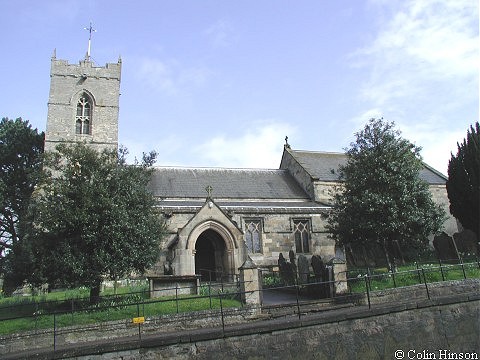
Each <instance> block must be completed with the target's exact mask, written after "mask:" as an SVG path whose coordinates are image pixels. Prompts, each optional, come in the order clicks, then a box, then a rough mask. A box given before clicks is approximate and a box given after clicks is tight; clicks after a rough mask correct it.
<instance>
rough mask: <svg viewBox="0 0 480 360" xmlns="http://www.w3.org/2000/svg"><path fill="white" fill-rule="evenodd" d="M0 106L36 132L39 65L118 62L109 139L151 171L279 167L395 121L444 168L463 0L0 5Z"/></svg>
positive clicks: (466, 44) (43, 94)
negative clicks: (145, 155) (287, 148)
mask: <svg viewBox="0 0 480 360" xmlns="http://www.w3.org/2000/svg"><path fill="white" fill-rule="evenodd" d="M0 13H1V14H2V29H3V36H2V40H1V44H2V48H3V54H2V56H1V57H0V72H1V75H2V86H1V87H0V92H1V93H0V116H2V117H5V116H6V117H9V118H17V117H22V118H23V119H28V120H30V122H31V123H32V124H33V126H34V127H37V128H39V129H40V130H44V129H45V122H46V117H47V101H48V91H49V81H50V77H49V72H50V59H51V56H52V53H53V50H54V49H56V53H57V58H58V59H64V60H68V61H69V62H70V63H78V61H79V60H81V59H83V58H84V56H85V53H86V50H87V43H88V32H87V31H85V30H84V27H86V26H88V25H89V22H90V21H92V22H93V26H94V28H95V29H97V32H95V33H94V34H93V41H92V59H93V60H94V61H95V63H96V64H97V65H99V66H104V65H105V63H107V62H116V61H117V60H118V57H119V56H121V58H122V82H121V93H122V95H121V98H120V120H119V121H120V123H119V142H120V143H121V144H123V145H125V146H127V147H128V148H129V150H130V153H131V155H132V157H133V156H140V155H141V153H142V151H149V150H151V149H156V150H157V151H159V154H160V156H159V159H158V162H157V165H174V166H221V167H247V168H248V167H265V168H277V167H278V165H279V163H280V157H281V153H282V149H283V144H284V138H285V136H286V135H288V137H289V143H290V144H291V146H292V148H294V149H302V150H315V151H343V149H345V148H346V147H348V146H349V144H350V142H352V141H353V140H354V133H355V132H357V131H359V130H361V129H362V128H363V126H364V125H365V123H366V122H367V121H368V119H369V118H371V117H380V116H383V117H384V118H385V119H387V120H389V121H394V122H395V123H396V124H397V127H398V128H399V129H400V130H401V131H402V135H403V136H404V137H405V138H407V139H409V140H410V141H412V142H415V143H416V144H417V145H419V146H421V147H422V148H423V150H422V156H423V158H424V160H425V161H426V162H427V163H429V164H430V165H432V166H433V167H435V168H436V169H438V170H439V171H441V172H443V173H446V171H447V165H448V160H449V159H450V152H451V151H453V152H456V143H457V141H461V140H462V139H463V138H464V137H465V136H466V132H467V129H468V128H469V126H470V124H473V123H474V122H475V121H478V119H479V83H478V78H479V67H478V66H479V10H478V2H477V1H475V0H465V1H462V0H449V1H446V0H440V1H436V0H416V1H410V0H399V1H396V0H335V1H334V0H328V1H327V0H315V1H301V0H300V1H285V0H268V1H267V0H265V1H263V0H255V1H253V0H243V1H240V0H238V1H228V0H223V1H220V0H215V1H213V0H169V1H160V0H159V1H153V0H151V1H142V0H139V1H135V2H132V1H126V0H115V1H112V0H101V1H100V0H98V1H93V0H91V1H89V0H81V1H77V0H48V1H36V0H30V1H28V0H0Z"/></svg>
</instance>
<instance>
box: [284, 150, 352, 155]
mask: <svg viewBox="0 0 480 360" xmlns="http://www.w3.org/2000/svg"><path fill="white" fill-rule="evenodd" d="M291 150H292V151H293V152H303V153H311V154H326V155H346V153H345V152H338V151H315V150H294V149H291Z"/></svg>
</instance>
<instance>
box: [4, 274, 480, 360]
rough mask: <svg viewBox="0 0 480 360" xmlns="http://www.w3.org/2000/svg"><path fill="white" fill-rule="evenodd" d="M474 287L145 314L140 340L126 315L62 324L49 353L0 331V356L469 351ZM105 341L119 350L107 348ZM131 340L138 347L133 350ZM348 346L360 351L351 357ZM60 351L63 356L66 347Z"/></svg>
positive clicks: (31, 340) (473, 335)
mask: <svg viewBox="0 0 480 360" xmlns="http://www.w3.org/2000/svg"><path fill="white" fill-rule="evenodd" d="M479 290H480V280H479V279H473V280H466V281H450V282H444V283H435V284H429V291H430V294H431V299H432V300H427V296H426V290H425V286H424V285H418V286H412V287H406V288H397V289H390V290H386V291H382V292H376V293H372V294H371V295H372V297H371V301H372V308H371V309H368V308H367V307H365V306H344V307H340V308H338V309H332V308H330V310H328V308H325V305H326V304H325V303H323V304H321V305H315V304H310V305H307V304H303V305H301V308H300V311H301V316H300V319H299V317H298V313H296V309H297V308H296V306H293V307H291V308H287V309H290V310H291V311H284V312H283V313H282V312H281V311H280V312H278V313H275V311H276V309H269V310H268V313H263V314H260V315H258V312H257V311H255V309H250V308H243V309H224V310H223V321H224V323H222V313H221V311H220V310H212V311H204V312H196V313H186V314H176V315H165V316H157V317H149V318H147V319H146V322H145V323H144V324H142V325H141V339H139V326H138V325H134V324H132V323H131V322H130V321H112V322H108V323H103V324H99V325H94V326H84V327H81V326H77V327H69V328H62V329H61V331H59V332H57V333H56V334H55V345H56V347H57V352H56V353H53V351H52V350H53V344H54V334H53V331H51V330H50V331H43V332H36V333H35V332H30V333H23V334H16V335H10V336H3V337H0V354H4V355H0V358H3V357H5V358H11V359H13V358H25V357H28V356H24V355H22V353H21V352H22V351H25V350H29V351H30V352H32V351H34V350H35V349H38V351H39V353H43V354H44V356H43V357H40V356H39V355H38V354H37V353H35V352H33V353H31V354H35V357H36V358H45V359H47V358H52V357H54V356H55V357H57V358H58V357H59V350H58V349H66V348H69V349H70V350H69V351H70V354H75V357H76V358H81V357H80V356H81V354H82V352H80V353H76V352H75V351H77V350H76V349H75V346H78V349H81V348H82V347H83V348H87V350H85V351H86V353H88V354H95V353H97V354H100V353H105V354H104V355H102V356H104V357H101V358H102V359H117V358H118V359H120V358H121V357H122V356H127V357H129V358H131V359H136V358H138V359H143V358H158V359H163V358H182V359H189V358H198V359H208V358H211V357H212V356H213V357H217V358H218V359H229V360H232V359H237V358H238V359H240V358H245V357H248V356H253V355H255V356H256V358H257V359H267V358H268V359H275V358H278V359H284V358H286V359H289V358H290V359H296V358H306V359H309V358H312V359H313V358H315V359H322V358H325V359H326V358H332V357H335V358H340V359H342V358H345V359H350V358H365V359H375V358H378V359H380V358H392V359H393V352H392V351H393V350H395V349H394V348H398V349H399V350H403V351H408V350H415V351H421V350H428V351H436V350H442V349H447V350H451V351H470V350H472V351H473V350H475V349H480V340H479V339H480V334H479V323H480V322H479V319H480V312H479V309H480V291H479ZM400 296H401V297H402V299H400ZM403 298H408V299H403ZM402 300H405V301H402ZM407 300H408V301H407ZM363 301H364V302H365V299H364V300H363ZM402 302H403V304H402ZM282 310H283V309H282ZM292 315H293V316H292ZM223 325H225V326H226V327H225V331H224V330H223ZM215 339H216V340H215ZM207 340H208V341H207ZM132 343H133V345H132ZM181 343H188V344H181ZM112 344H116V345H115V346H116V347H115V348H116V349H120V350H118V351H113V350H112V349H113V348H112V346H113V345H112ZM139 344H141V349H140V350H138V349H137V350H135V348H136V347H138V345H139ZM72 345H75V346H74V347H72ZM474 345H475V346H474ZM472 346H473V347H472ZM93 347H97V348H96V350H95V351H94V352H93V353H92V352H89V351H93V350H92V348H93ZM42 348H43V350H41V349H42ZM109 349H110V350H109ZM129 349H132V350H129ZM217 351H218V352H219V353H217ZM352 351H355V354H356V353H357V352H358V353H359V354H363V355H362V356H356V355H355V356H353V355H352V354H354V353H352ZM106 353H109V354H108V355H107V354H106ZM8 354H9V355H8ZM16 354H18V356H17V355H16ZM63 354H64V355H65V357H68V356H67V355H68V354H69V352H65V353H63ZM146 354H149V355H148V356H147V355H146ZM312 354H315V356H313V355H312ZM7 356H8V357H7ZM72 356H73V355H72ZM322 356H324V357H322ZM479 356H480V354H479ZM86 358H88V359H96V358H97V357H96V356H94V355H92V356H88V357H85V359H86ZM98 358H99V359H100V357H98ZM405 358H408V357H405ZM423 358H426V357H423ZM430 358H434V357H430ZM437 358H439V357H438V354H437Z"/></svg>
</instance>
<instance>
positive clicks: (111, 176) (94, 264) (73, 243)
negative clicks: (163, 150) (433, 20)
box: [28, 144, 164, 301]
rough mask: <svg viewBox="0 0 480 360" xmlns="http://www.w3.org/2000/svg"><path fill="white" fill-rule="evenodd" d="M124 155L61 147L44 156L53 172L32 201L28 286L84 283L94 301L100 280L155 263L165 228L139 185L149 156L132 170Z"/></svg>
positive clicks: (145, 176)
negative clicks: (32, 264)
mask: <svg viewBox="0 0 480 360" xmlns="http://www.w3.org/2000/svg"><path fill="white" fill-rule="evenodd" d="M126 154H127V152H126V150H124V149H121V151H120V152H119V154H118V155H117V153H116V152H115V151H106V150H105V151H103V152H97V151H95V150H94V149H92V148H90V147H88V146H86V145H84V144H76V145H70V146H67V145H63V144H62V145H59V146H57V151H56V152H53V153H51V154H48V156H46V159H45V165H46V168H48V169H49V171H50V172H51V174H52V175H51V176H49V177H47V178H46V181H45V182H43V183H42V185H41V187H40V190H39V191H38V192H36V193H35V194H34V195H33V197H32V207H31V216H32V218H31V221H32V224H31V226H30V227H29V231H28V236H29V243H30V249H29V250H30V251H31V252H32V256H33V258H34V259H35V267H34V270H35V271H33V272H32V274H31V277H30V279H29V280H30V282H32V283H34V284H41V283H48V284H49V286H53V287H55V286H66V287H77V286H86V287H88V288H90V297H91V300H92V301H95V300H96V299H97V298H98V295H99V292H100V285H101V282H102V280H103V279H104V278H109V279H112V280H116V279H119V278H122V277H125V276H128V275H130V274H131V273H132V272H138V273H143V272H145V270H146V269H147V268H148V267H149V266H151V265H152V264H153V263H154V262H155V261H156V260H157V258H158V254H159V250H160V247H159V242H160V240H161V239H162V237H163V236H164V225H163V223H162V222H161V221H160V218H159V216H158V214H157V213H156V211H155V208H154V198H153V195H152V194H151V193H150V192H149V191H148V190H147V187H146V186H147V183H148V182H149V180H150V178H151V175H152V171H153V170H152V167H151V165H152V164H153V163H154V161H155V158H156V153H155V152H151V153H150V154H148V155H145V154H144V157H143V162H142V163H141V164H138V163H137V164H136V165H135V166H131V165H127V164H126V161H125V156H126Z"/></svg>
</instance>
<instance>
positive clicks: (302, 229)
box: [293, 220, 310, 253]
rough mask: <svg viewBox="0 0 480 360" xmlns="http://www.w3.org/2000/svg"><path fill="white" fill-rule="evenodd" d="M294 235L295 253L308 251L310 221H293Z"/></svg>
mask: <svg viewBox="0 0 480 360" xmlns="http://www.w3.org/2000/svg"><path fill="white" fill-rule="evenodd" d="M293 233H294V237H295V250H296V252H297V253H309V252H310V222H309V221H308V220H295V221H294V222H293Z"/></svg>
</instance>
